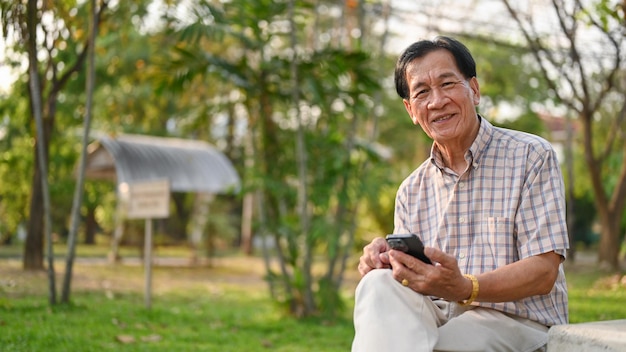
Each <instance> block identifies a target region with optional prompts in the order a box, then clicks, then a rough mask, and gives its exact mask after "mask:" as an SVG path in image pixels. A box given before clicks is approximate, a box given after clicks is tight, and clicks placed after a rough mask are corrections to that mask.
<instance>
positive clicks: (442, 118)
mask: <svg viewBox="0 0 626 352" xmlns="http://www.w3.org/2000/svg"><path fill="white" fill-rule="evenodd" d="M450 116H451V115H446V116H442V117H440V118H438V119H435V120H433V122H439V121H443V120H447V119H449V118H450Z"/></svg>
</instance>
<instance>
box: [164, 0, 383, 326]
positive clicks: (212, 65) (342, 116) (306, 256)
mask: <svg viewBox="0 0 626 352" xmlns="http://www.w3.org/2000/svg"><path fill="white" fill-rule="evenodd" d="M315 4H317V5H318V6H327V7H335V5H333V4H330V2H329V3H326V2H323V4H322V2H319V3H312V2H309V1H297V2H295V3H294V2H288V1H269V0H264V1H255V2H250V1H243V0H236V1H232V2H230V3H229V4H228V6H224V5H222V4H220V3H219V2H211V1H199V2H198V6H196V7H195V8H194V10H193V11H194V16H195V19H196V20H195V21H192V22H191V23H187V24H186V25H185V26H183V27H182V29H180V30H179V31H178V33H179V35H181V36H182V38H183V39H184V40H185V42H183V43H180V45H178V46H176V47H175V51H174V52H173V54H174V56H173V58H172V59H170V60H168V62H169V63H168V64H167V65H165V66H164V68H163V71H164V72H167V73H168V77H170V78H171V79H170V80H169V81H166V82H167V86H168V87H179V89H181V88H182V87H184V88H189V87H190V86H192V85H193V86H194V87H195V85H196V82H198V81H199V80H200V84H199V85H207V83H206V82H212V83H213V84H211V87H215V89H213V90H211V91H210V93H209V92H207V93H209V94H212V95H213V96H212V97H211V98H210V101H211V102H214V103H215V104H212V109H215V110H217V112H218V113H219V114H220V115H222V116H227V117H228V118H229V119H231V120H232V121H241V120H239V119H240V118H241V116H245V118H246V120H245V123H246V126H247V133H248V134H247V135H245V136H236V138H235V140H234V142H235V143H236V144H235V145H236V146H237V148H241V149H242V150H243V153H245V154H244V155H245V160H246V161H245V165H246V168H245V169H244V170H243V172H242V173H243V174H244V183H245V189H246V191H247V192H249V194H253V195H254V198H255V201H254V202H253V203H250V204H256V207H255V208H254V212H255V219H256V225H255V229H256V233H257V235H258V236H260V237H263V238H265V239H266V240H268V239H270V240H271V241H272V242H273V243H274V248H272V249H270V248H265V251H264V253H265V260H266V266H267V272H268V275H267V277H268V281H269V284H270V291H271V293H272V295H273V296H274V297H275V298H276V299H277V300H279V301H281V302H284V303H285V304H286V305H287V306H288V307H289V309H290V311H291V312H292V313H294V314H295V315H298V316H307V315H311V314H316V313H317V312H319V311H320V310H323V311H325V312H327V313H329V314H336V312H337V311H338V309H339V308H340V307H341V302H340V300H339V299H338V297H339V287H340V284H341V276H342V275H343V271H344V268H345V266H346V264H345V263H346V260H347V259H348V258H349V254H351V253H352V250H353V247H352V244H353V243H354V242H353V240H354V233H355V227H356V225H355V223H356V221H357V219H358V215H359V214H360V211H359V205H360V203H361V202H360V201H359V200H361V199H364V197H365V196H366V195H368V192H371V193H377V192H376V191H375V189H376V188H377V187H381V186H382V185H384V184H385V182H384V181H381V179H377V180H374V177H381V176H382V178H383V180H384V177H385V175H384V173H379V172H369V171H368V172H365V170H369V169H368V165H372V164H374V163H376V162H377V161H379V160H380V156H379V154H378V153H377V152H376V148H375V147H373V146H372V143H371V138H372V137H371V136H372V135H373V134H371V133H370V134H368V133H367V131H368V128H371V127H370V126H371V125H370V121H372V120H371V119H370V118H372V117H373V114H372V111H373V110H372V101H373V98H372V97H373V96H374V93H375V92H376V91H377V90H378V89H379V85H378V84H377V82H376V78H374V77H375V76H376V75H375V73H374V70H373V68H374V67H377V66H376V65H374V64H373V62H374V61H372V58H371V57H370V56H369V55H368V54H366V53H365V52H363V51H361V50H358V49H355V48H354V47H349V48H344V47H342V46H343V45H345V43H343V42H340V43H336V45H337V46H336V47H334V46H333V45H332V44H325V45H321V43H318V42H316V41H315V40H309V39H310V38H318V37H320V34H322V33H324V34H326V31H328V32H331V31H332V30H333V29H334V28H328V27H325V28H321V27H315V26H314V24H319V23H321V21H320V20H319V18H318V16H317V15H318V14H317V13H316V11H317V10H318V8H317V7H315V6H314V5H315ZM351 6H352V5H351ZM290 9H291V10H290ZM355 11H356V10H355ZM337 18H338V19H341V20H343V18H344V17H343V16H341V15H340V16H338V17H337ZM260 19H261V20H260ZM350 19H352V17H350ZM296 24H297V25H296ZM178 27H180V24H178ZM313 28H315V30H316V31H318V32H311V31H312V29H313ZM363 28H367V26H366V25H363ZM340 30H342V31H344V30H345V28H343V27H340ZM320 32H322V33H320ZM330 37H332V36H330ZM347 38H349V36H347ZM355 47H356V48H358V45H355ZM217 82H220V84H216V83H217ZM231 97H236V99H232V98H231ZM236 111H241V113H239V114H237V113H235V112H236ZM199 117H200V118H207V117H206V116H202V115H201V116H199ZM373 198H375V197H373ZM270 251H271V254H272V255H270ZM320 256H321V257H322V258H324V260H323V261H322V262H321V263H320V261H319V260H317V258H319V257H320ZM272 262H274V264H273V263H272ZM315 264H321V265H322V266H323V267H324V269H323V272H324V274H321V275H317V274H316V269H315V267H316V265H315Z"/></svg>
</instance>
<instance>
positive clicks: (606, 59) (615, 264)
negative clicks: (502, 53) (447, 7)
mask: <svg viewBox="0 0 626 352" xmlns="http://www.w3.org/2000/svg"><path fill="white" fill-rule="evenodd" d="M503 3H504V5H505V6H506V8H507V10H508V12H509V14H510V15H511V17H512V18H513V20H514V21H515V22H516V23H517V25H518V27H519V29H520V30H521V32H522V34H523V37H524V39H525V41H526V43H527V44H528V46H529V48H530V50H531V53H532V55H533V56H534V58H535V60H536V62H537V63H538V64H539V65H540V68H541V71H542V72H543V77H544V79H545V81H546V82H547V84H548V85H549V87H550V91H551V92H552V93H553V94H554V96H555V97H556V98H557V99H558V101H559V102H561V103H562V104H564V105H565V106H567V108H568V109H569V110H570V111H571V112H572V113H573V114H574V116H575V117H576V118H577V119H578V120H579V121H580V123H581V126H582V144H583V148H584V153H585V161H586V164H587V170H588V172H589V176H590V179H591V184H592V188H593V193H594V199H595V205H596V208H597V211H598V217H599V221H600V225H601V228H602V233H601V239H600V247H599V251H598V261H599V262H600V263H601V264H602V263H603V264H606V265H608V266H610V267H611V268H613V269H618V268H619V251H620V236H621V231H620V223H621V219H622V217H623V214H624V209H625V207H626V142H625V139H624V138H623V135H624V133H625V132H626V84H625V83H624V82H626V80H625V77H626V64H625V61H624V52H625V50H626V47H625V44H624V40H623V38H624V36H625V35H626V21H624V16H625V15H624V13H625V12H626V9H625V8H624V6H623V4H622V5H621V6H620V4H619V3H617V2H615V1H609V0H597V1H591V2H584V3H583V2H582V1H559V0H553V1H551V5H550V6H551V9H552V11H553V12H552V13H553V15H554V18H555V19H556V22H555V23H554V26H552V27H551V28H550V32H546V31H542V30H541V29H539V22H538V21H533V19H536V18H537V16H533V15H534V14H533V13H531V12H524V11H522V10H521V9H520V8H519V7H516V6H514V5H513V3H512V2H510V1H507V0H503ZM532 10H533V8H532V7H528V11H532ZM535 10H537V9H535ZM586 38H592V39H586ZM583 48H584V50H583ZM603 126H607V127H608V128H606V127H603ZM603 128H606V130H605V131H606V134H603V135H598V134H596V131H598V130H599V129H603ZM600 136H601V137H600ZM616 155H620V157H619V159H621V163H611V160H612V159H613V158H615V156H616ZM620 164H621V165H620ZM613 175H619V176H618V177H617V178H615V177H614V176H613ZM609 179H614V182H610V183H609V182H607V181H608V180H609Z"/></svg>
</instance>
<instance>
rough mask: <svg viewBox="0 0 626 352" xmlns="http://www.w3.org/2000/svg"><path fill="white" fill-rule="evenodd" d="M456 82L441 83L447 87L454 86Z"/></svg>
mask: <svg viewBox="0 0 626 352" xmlns="http://www.w3.org/2000/svg"><path fill="white" fill-rule="evenodd" d="M455 84H456V82H443V83H442V84H441V86H442V87H444V88H446V87H454V85H455Z"/></svg>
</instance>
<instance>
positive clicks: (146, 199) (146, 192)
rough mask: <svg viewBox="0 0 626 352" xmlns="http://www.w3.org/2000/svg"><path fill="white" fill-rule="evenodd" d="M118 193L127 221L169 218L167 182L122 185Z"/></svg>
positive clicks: (168, 187)
mask: <svg viewBox="0 0 626 352" xmlns="http://www.w3.org/2000/svg"><path fill="white" fill-rule="evenodd" d="M119 192H120V196H121V198H122V199H123V200H124V201H125V203H126V218H128V219H158V218H167V217H168V216H170V182H169V180H157V181H142V182H135V183H122V184H120V186H119Z"/></svg>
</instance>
